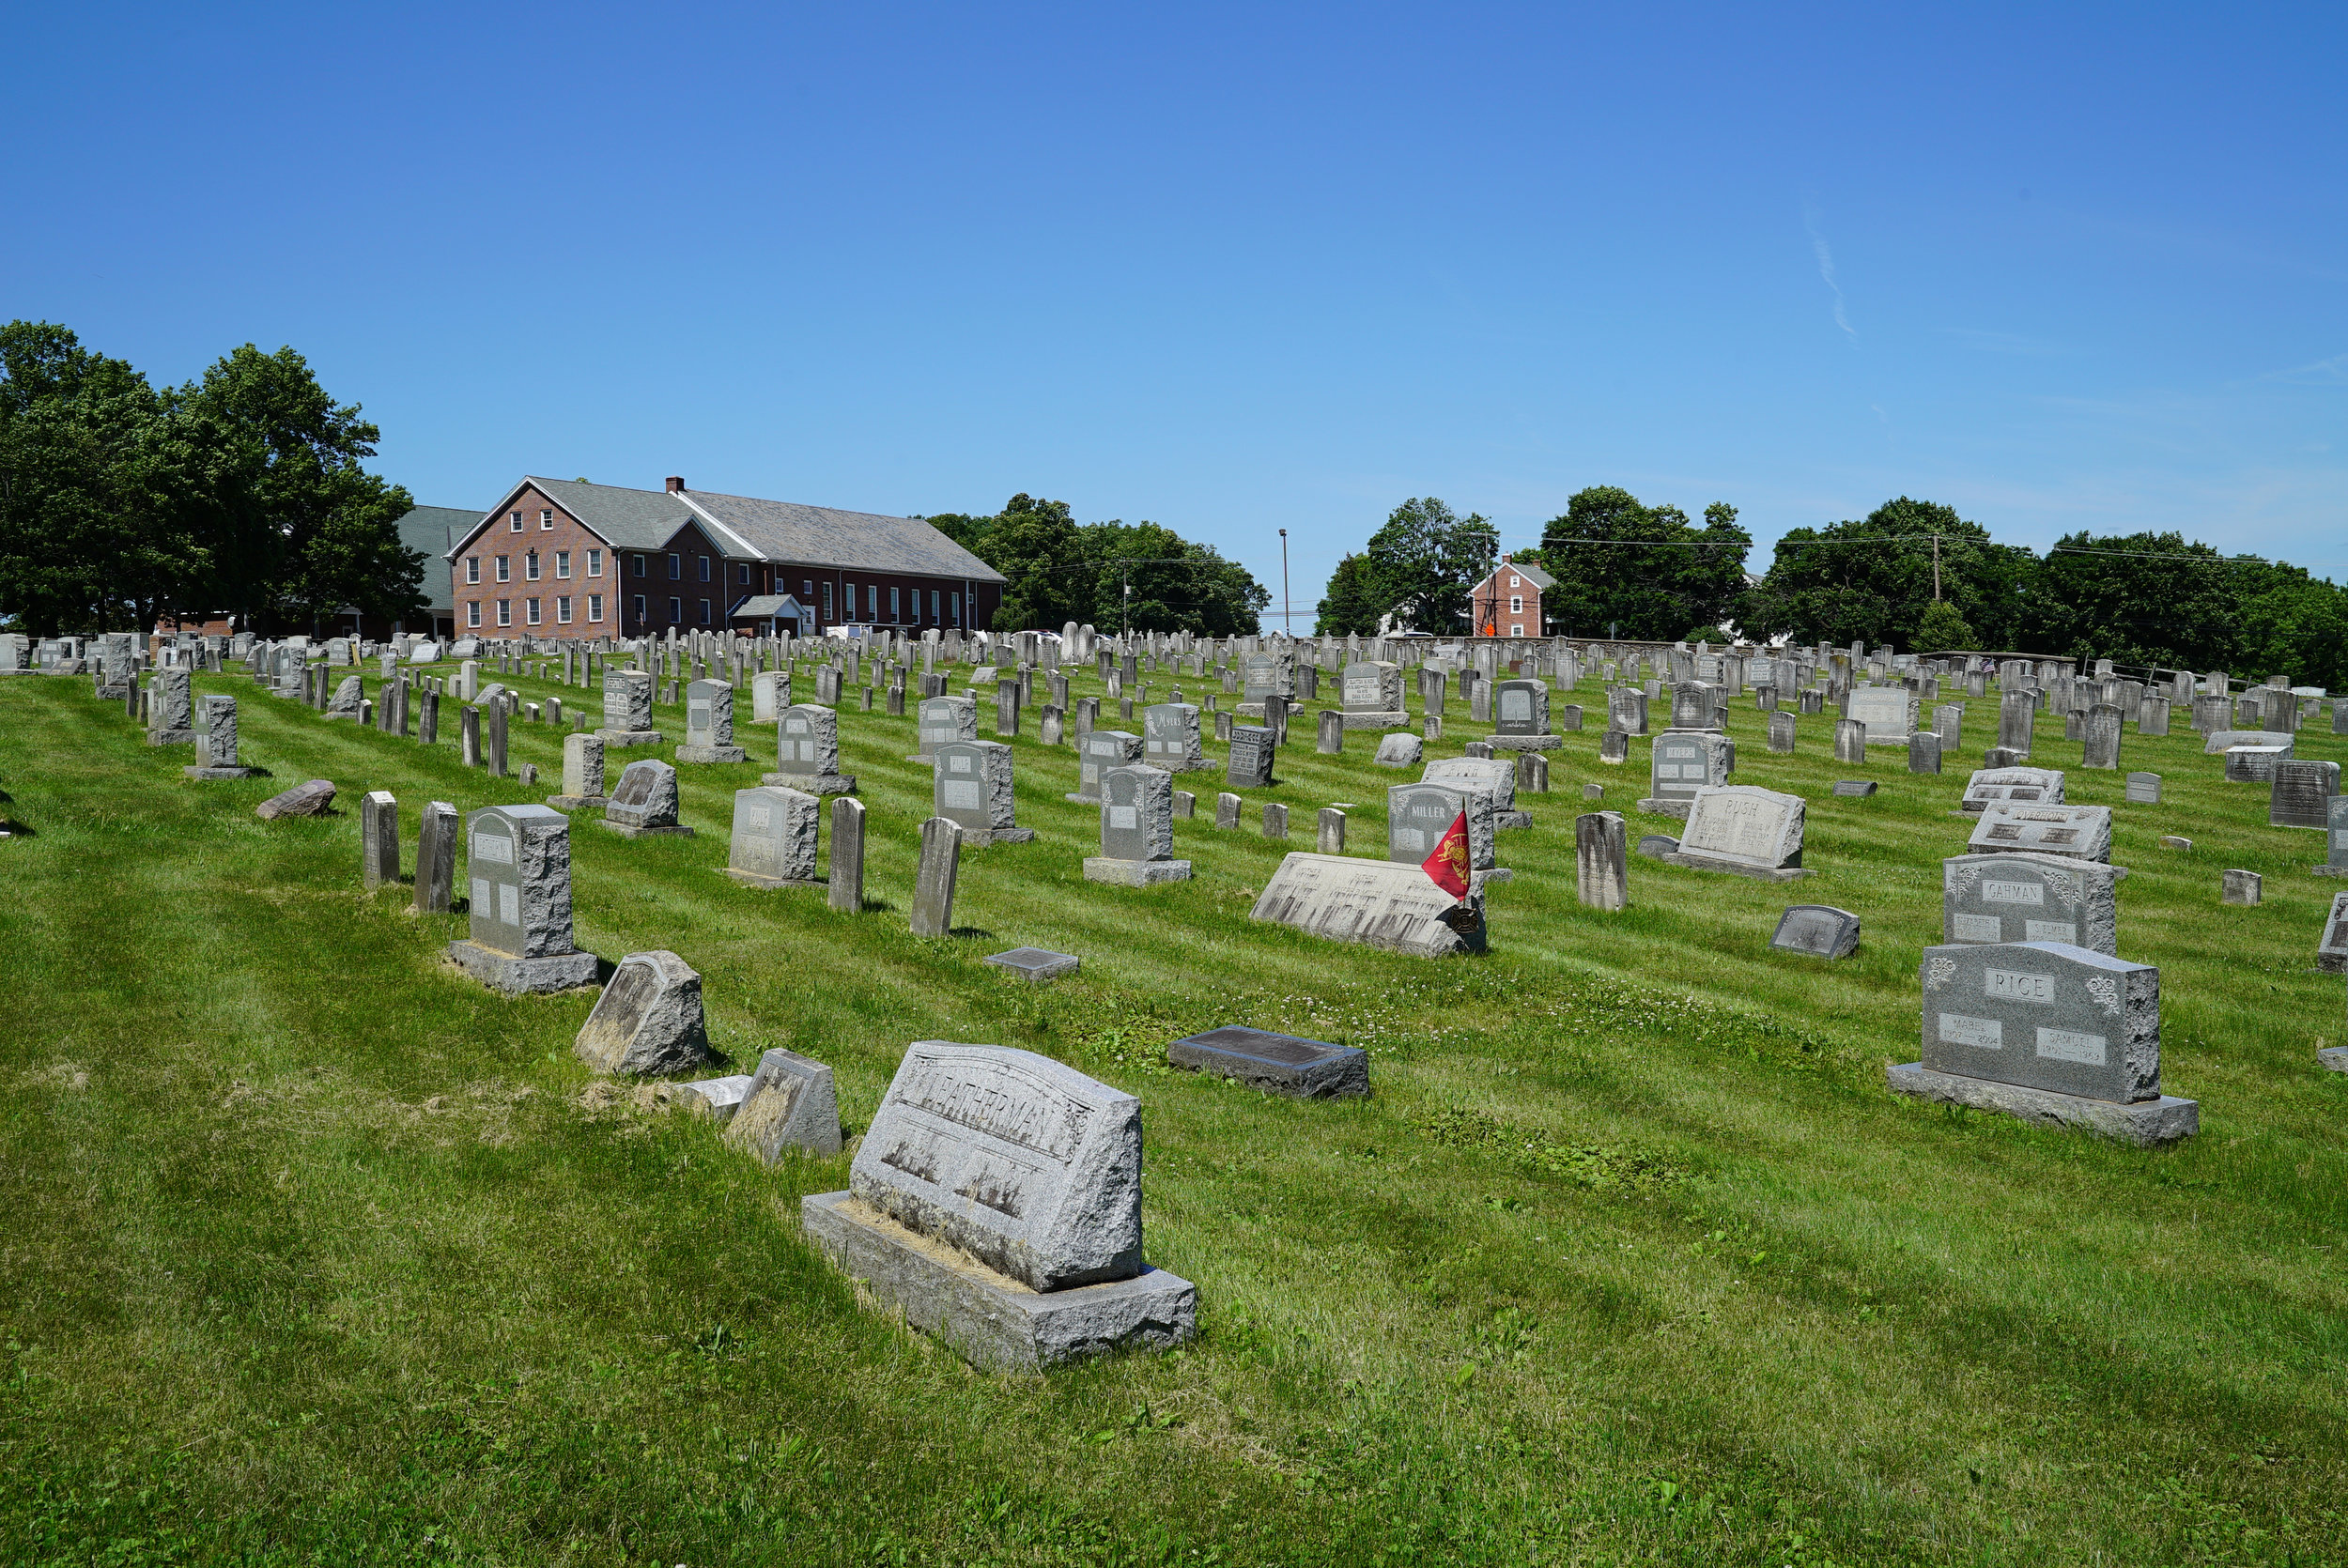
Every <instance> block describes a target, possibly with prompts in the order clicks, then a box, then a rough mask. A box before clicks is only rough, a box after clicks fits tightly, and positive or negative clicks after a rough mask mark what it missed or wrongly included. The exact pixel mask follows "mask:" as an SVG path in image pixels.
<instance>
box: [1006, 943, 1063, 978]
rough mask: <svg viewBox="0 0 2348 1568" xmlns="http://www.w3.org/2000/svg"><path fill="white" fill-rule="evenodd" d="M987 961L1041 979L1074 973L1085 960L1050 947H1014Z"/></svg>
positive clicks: (1014, 972) (1028, 976)
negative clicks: (1054, 950)
mask: <svg viewBox="0 0 2348 1568" xmlns="http://www.w3.org/2000/svg"><path fill="white" fill-rule="evenodd" d="M987 962H989V963H992V964H999V965H1000V966H1002V967H1003V968H1005V969H1008V970H1010V971H1011V972H1012V974H1014V975H1017V976H1020V977H1021V978H1023V979H1027V980H1033V981H1041V980H1057V979H1058V978H1059V977H1060V976H1062V975H1074V973H1075V972H1076V969H1077V966H1078V965H1080V964H1082V963H1083V962H1084V960H1082V959H1080V958H1078V957H1077V956H1076V955H1075V954H1074V953H1055V952H1053V951H1052V950H1051V949H1050V948H1048V947H1013V948H1012V950H1011V951H1010V952H1008V953H996V954H994V955H993V956H992V957H990V958H989V959H988V960H987Z"/></svg>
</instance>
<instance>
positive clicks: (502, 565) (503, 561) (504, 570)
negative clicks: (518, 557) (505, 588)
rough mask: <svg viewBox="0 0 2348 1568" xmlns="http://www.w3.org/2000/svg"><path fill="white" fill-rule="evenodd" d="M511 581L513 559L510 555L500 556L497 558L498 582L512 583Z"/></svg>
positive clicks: (512, 577)
mask: <svg viewBox="0 0 2348 1568" xmlns="http://www.w3.org/2000/svg"><path fill="white" fill-rule="evenodd" d="M513 580H514V558H513V557H512V556H510V555H502V556H500V557H498V581H500V582H512V581H513Z"/></svg>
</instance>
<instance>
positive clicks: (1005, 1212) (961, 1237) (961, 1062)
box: [801, 1040, 1197, 1368]
mask: <svg viewBox="0 0 2348 1568" xmlns="http://www.w3.org/2000/svg"><path fill="white" fill-rule="evenodd" d="M801 1216H802V1223H804V1224H805V1225H806V1227H807V1229H808V1231H809V1233H810V1234H811V1236H812V1237H815V1239H816V1240H817V1241H818V1243H819V1244H820V1245H822V1246H823V1247H824V1249H825V1250H826V1252H827V1253H831V1254H832V1256H833V1257H834V1258H835V1259H836V1260H837V1261H839V1262H840V1263H841V1264H842V1267H843V1268H846V1269H847V1271H848V1272H850V1273H851V1274H853V1275H854V1276H856V1277H857V1279H859V1280H861V1281H863V1282H864V1289H865V1290H867V1291H868V1292H870V1293H871V1294H872V1295H873V1296H874V1297H876V1298H878V1299H879V1300H880V1301H881V1302H882V1303H883V1304H884V1305H886V1306H888V1307H890V1308H892V1309H895V1310H898V1311H901V1312H902V1313H903V1314H904V1317H905V1319H906V1321H907V1322H909V1323H911V1324H913V1325H914V1326H915V1327H917V1328H920V1329H923V1330H927V1331H929V1332H931V1333H934V1334H936V1335H938V1336H939V1337H940V1338H941V1339H944V1340H945V1341H947V1342H948V1343H949V1344H950V1345H953V1346H954V1347H955V1348H956V1349H957V1350H959V1351H960V1352H961V1353H962V1354H963V1355H964V1356H965V1358H966V1359H968V1360H971V1361H972V1362H974V1363H975V1364H978V1365H980V1366H981V1367H989V1368H993V1367H1020V1366H1025V1367H1039V1366H1048V1365H1051V1364H1053V1363H1055V1362H1058V1361H1061V1360H1069V1359H1073V1358H1074V1357H1078V1356H1084V1355H1089V1354H1094V1353H1097V1352H1100V1351H1104V1350H1108V1349H1113V1348H1117V1347H1119V1346H1123V1345H1139V1346H1148V1347H1162V1346H1165V1345H1173V1344H1177V1343H1180V1342H1182V1341H1183V1340H1186V1339H1188V1338H1190V1337H1191V1336H1192V1335H1193V1334H1194V1333H1195V1332H1196V1324H1197V1291H1196V1289H1195V1288H1194V1287H1193V1286H1192V1285H1191V1284H1190V1283H1189V1282H1188V1281H1186V1280H1181V1279H1178V1278H1176V1277H1174V1276H1173V1275H1170V1274H1168V1273H1166V1271H1165V1270H1163V1269H1153V1268H1150V1267H1149V1265H1148V1264H1147V1263H1145V1262H1144V1261H1143V1255H1142V1245H1141V1104H1140V1101H1138V1100H1136V1099H1134V1097H1132V1096H1131V1095H1127V1094H1124V1093H1121V1092H1120V1091H1119V1090H1116V1089H1113V1088H1110V1087H1109V1086H1108V1085H1107V1084H1101V1083H1097V1082H1095V1081H1094V1080H1092V1079H1090V1078H1088V1077H1086V1076H1085V1075H1083V1074H1082V1073H1080V1072H1077V1071H1076V1070H1075V1069H1074V1068H1069V1067H1065V1066H1063V1065H1061V1064H1060V1063H1058V1062H1056V1061H1053V1060H1052V1059H1051V1058H1049V1057H1047V1056H1040V1055H1036V1054H1034V1053H1030V1052H1026V1051H1016V1050H1011V1049H1008V1048H1005V1047H1000V1046H989V1045H965V1044H960V1043H956V1042H953V1041H949V1040H920V1041H917V1042H915V1044H914V1045H913V1046H912V1047H911V1048H910V1049H909V1050H908V1051H907V1052H906V1053H905V1057H904V1062H903V1063H902V1064H901V1065H900V1066H899V1068H898V1069H897V1075H896V1077H895V1079H894V1080H893V1081H892V1082H891V1083H890V1084H889V1086H888V1093H887V1094H886V1095H884V1096H883V1097H882V1099H881V1105H880V1109H879V1110H878V1111H877V1112H876V1113H875V1114H874V1115H873V1122H872V1126H871V1127H870V1128H869V1129H868V1130H866V1132H865V1134H864V1142H863V1144H862V1145H860V1146H859V1148H858V1150H857V1157H856V1162H855V1164H854V1165H852V1166H851V1167H850V1169H849V1176H848V1191H845V1192H836V1193H823V1194H818V1195H815V1196H811V1197H809V1198H807V1199H805V1200H804V1201H803V1203H802V1206H801ZM899 1227H902V1229H900V1228H899ZM907 1232H909V1233H911V1234H910V1236H907V1235H905V1234H904V1233H907ZM940 1244H942V1246H943V1247H946V1248H950V1249H952V1250H953V1252H955V1253H960V1254H962V1256H963V1257H965V1258H967V1259H969V1260H971V1263H973V1264H975V1265H976V1266H977V1269H973V1268H970V1267H968V1266H959V1267H958V1266H957V1263H956V1261H954V1260H951V1259H941V1258H939V1257H938V1256H937V1255H936V1253H935V1246H937V1245H940ZM979 1269H982V1270H986V1271H990V1272H991V1275H992V1276H994V1277H993V1278H990V1277H988V1274H985V1273H980V1272H978V1270H979ZM1020 1287H1025V1289H1024V1290H1023V1289H1021V1288H1020ZM1030 1293H1032V1294H1030Z"/></svg>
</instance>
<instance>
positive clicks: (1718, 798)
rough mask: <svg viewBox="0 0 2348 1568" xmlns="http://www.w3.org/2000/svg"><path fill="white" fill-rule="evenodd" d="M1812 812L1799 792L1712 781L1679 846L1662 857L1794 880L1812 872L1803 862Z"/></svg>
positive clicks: (1714, 868) (1700, 797)
mask: <svg viewBox="0 0 2348 1568" xmlns="http://www.w3.org/2000/svg"><path fill="white" fill-rule="evenodd" d="M1807 812H1808V807H1807V805H1806V804H1805V803H1804V802H1803V800H1802V798H1801V797H1800V795H1788V794H1780V793H1779V792H1776V791H1774V790H1764V789H1760V788H1757V787H1755V786H1753V785H1742V784H1728V785H1714V786H1708V787H1707V788H1705V789H1701V790H1698V791H1697V792H1696V795H1695V799H1694V800H1693V801H1692V802H1691V804H1690V806H1689V809H1688V828H1687V831H1686V832H1685V833H1684V834H1682V835H1681V836H1680V838H1679V847H1678V848H1677V849H1676V850H1675V851H1672V852H1670V853H1666V854H1664V855H1662V856H1661V858H1662V859H1663V860H1666V861H1668V862H1669V863H1671V864H1672V865H1675V866H1686V867H1691V868H1692V869H1698V870H1707V871H1728V872H1732V873H1734V874H1736V875H1739V876H1749V877H1753V878H1756V879H1758V880H1761V881H1765V882H1790V881H1792V880H1794V879H1795V878H1797V877H1800V876H1805V875H1807V874H1808V872H1806V871H1805V870H1804V869H1802V865H1801V847H1802V832H1803V826H1804V822H1805V818H1806V816H1807Z"/></svg>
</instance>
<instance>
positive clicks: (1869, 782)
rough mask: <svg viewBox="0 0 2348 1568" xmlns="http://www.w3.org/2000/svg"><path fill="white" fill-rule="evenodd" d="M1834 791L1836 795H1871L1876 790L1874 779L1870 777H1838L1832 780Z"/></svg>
mask: <svg viewBox="0 0 2348 1568" xmlns="http://www.w3.org/2000/svg"><path fill="white" fill-rule="evenodd" d="M1834 792H1835V793H1836V794H1838V795H1871V794H1874V793H1875V792H1876V781H1875V780H1874V779H1872V778H1838V779H1836V780H1835V781H1834Z"/></svg>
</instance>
